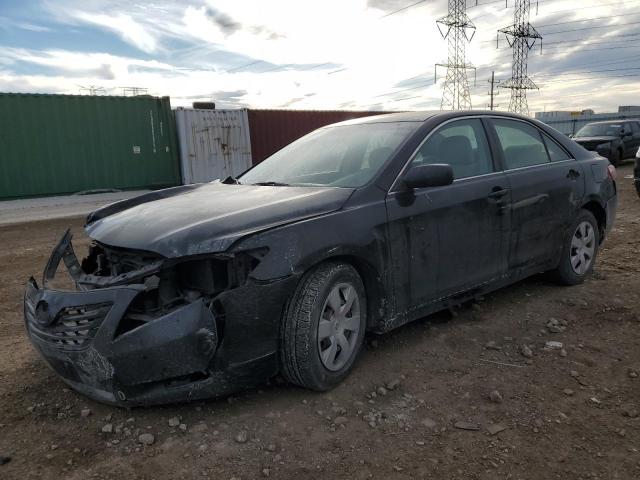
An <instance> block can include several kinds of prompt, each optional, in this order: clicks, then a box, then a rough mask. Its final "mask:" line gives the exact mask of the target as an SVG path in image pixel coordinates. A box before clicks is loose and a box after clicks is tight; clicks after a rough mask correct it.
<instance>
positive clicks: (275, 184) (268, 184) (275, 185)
mask: <svg viewBox="0 0 640 480" xmlns="http://www.w3.org/2000/svg"><path fill="white" fill-rule="evenodd" d="M252 185H261V186H264V187H288V186H289V184H288V183H282V182H258V183H252Z"/></svg>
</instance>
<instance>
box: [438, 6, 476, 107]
mask: <svg viewBox="0 0 640 480" xmlns="http://www.w3.org/2000/svg"><path fill="white" fill-rule="evenodd" d="M448 7H449V8H448V12H447V16H446V17H442V18H440V19H439V20H437V21H436V25H437V26H438V30H439V31H440V35H442V38H445V39H446V40H447V42H448V53H447V62H446V63H437V64H436V75H435V76H436V77H437V76H438V67H446V69H447V76H446V77H445V81H444V88H443V92H442V103H441V104H440V109H441V110H470V109H471V94H470V93H469V82H468V80H467V70H475V67H474V66H473V65H471V64H470V63H467V60H466V58H465V45H466V43H467V42H470V41H471V39H472V38H473V36H474V34H475V33H476V27H475V25H474V24H473V22H472V21H471V19H470V18H469V16H468V15H467V1H466V0H448ZM442 27H446V30H443V28H442ZM436 80H437V78H436Z"/></svg>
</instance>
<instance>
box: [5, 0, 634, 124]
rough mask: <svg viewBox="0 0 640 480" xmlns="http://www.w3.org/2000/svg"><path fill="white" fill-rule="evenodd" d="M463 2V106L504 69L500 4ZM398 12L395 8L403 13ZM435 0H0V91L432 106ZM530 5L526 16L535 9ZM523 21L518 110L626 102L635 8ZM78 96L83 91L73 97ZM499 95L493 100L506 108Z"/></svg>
mask: <svg viewBox="0 0 640 480" xmlns="http://www.w3.org/2000/svg"><path fill="white" fill-rule="evenodd" d="M475 3H476V2H475V0H469V1H468V3H467V5H468V14H469V17H470V18H471V20H472V21H473V22H474V23H475V25H476V27H477V32H476V34H475V36H474V38H473V39H472V41H471V43H470V44H469V47H468V48H467V57H468V61H469V62H471V63H472V64H473V65H475V66H476V67H477V71H476V83H475V86H474V74H473V72H469V76H470V86H471V92H472V102H473V107H474V108H485V107H486V105H487V103H488V101H489V98H488V95H487V92H488V83H487V80H488V78H489V77H490V75H491V71H492V70H495V72H496V78H498V79H507V78H508V77H509V76H510V74H511V50H510V49H509V47H508V45H507V42H506V41H505V39H504V38H501V39H500V42H499V45H498V46H499V48H496V30H497V29H498V28H501V27H505V26H508V25H509V24H510V23H512V22H513V0H508V4H509V5H508V7H505V2H504V0H479V3H480V5H478V6H476V5H475ZM405 7H407V8H405ZM446 9H447V2H446V0H426V1H422V2H418V1H417V0H322V1H318V0H269V1H266V0H209V1H205V0H202V1H195V0H194V1H179V0H175V1H165V0H157V1H153V2H151V1H149V2H138V1H132V0H130V1H121V0H116V1H103V0H82V1H76V0H39V1H38V0H32V1H29V0H0V91H5V92H43V93H74V94H76V93H81V88H82V87H90V86H97V87H103V88H104V89H105V90H106V91H107V92H108V93H109V94H121V93H122V88H121V87H129V86H134V87H145V88H147V89H148V92H149V93H150V94H153V95H169V96H171V99H172V104H173V105H174V106H180V105H183V106H187V105H190V104H191V102H193V101H195V100H212V99H213V100H215V101H216V102H217V104H218V106H219V107H220V108H236V107H244V106H247V107H254V108H297V109H304V108H310V109H358V110H359V109H365V110H380V109H385V110H402V109H432V108H439V106H440V97H441V79H440V76H441V75H442V77H444V71H442V72H440V71H439V72H438V77H439V78H438V83H437V84H435V85H434V84H433V77H434V64H435V63H438V62H444V61H446V55H447V50H446V41H445V40H443V39H442V38H441V36H440V33H439V32H438V29H437V28H436V23H435V21H436V19H438V18H439V17H441V16H443V15H445V14H446ZM536 10H537V14H536ZM531 23H532V24H533V25H534V26H535V27H536V28H537V29H538V31H539V32H540V33H541V34H542V35H543V37H544V39H543V48H542V53H541V52H540V48H539V45H536V47H534V48H533V49H532V50H531V52H530V55H529V59H530V60H529V74H530V77H531V78H532V79H533V80H534V81H535V82H536V83H537V84H538V86H539V87H540V90H539V91H530V92H529V107H530V110H531V112H532V113H533V112H535V111H541V110H547V111H548V110H579V109H584V108H593V109H595V110H596V111H597V112H607V111H616V110H617V106H618V105H638V104H640V0H620V1H617V2H615V1H613V0H579V1H578V0H539V6H538V8H537V9H536V5H535V2H532V8H531ZM84 91H86V90H84ZM508 100H509V91H508V90H503V89H500V95H499V96H498V97H497V100H496V101H497V103H498V104H499V108H500V109H503V108H504V109H506V108H507V107H508Z"/></svg>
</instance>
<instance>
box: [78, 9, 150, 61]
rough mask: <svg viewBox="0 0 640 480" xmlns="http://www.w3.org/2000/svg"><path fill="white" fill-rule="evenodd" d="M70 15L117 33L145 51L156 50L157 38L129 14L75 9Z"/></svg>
mask: <svg viewBox="0 0 640 480" xmlns="http://www.w3.org/2000/svg"><path fill="white" fill-rule="evenodd" d="M72 16H73V17H75V18H76V19H77V20H81V21H84V22H87V23H90V24H94V25H97V26H99V27H101V28H103V29H106V30H111V31H113V32H115V33H117V34H118V35H119V36H120V37H121V38H122V40H124V41H125V42H127V43H130V44H131V45H133V46H135V47H136V48H138V49H139V50H142V51H143V52H146V53H154V52H155V51H156V50H158V47H159V45H158V40H157V38H156V36H155V34H154V33H152V30H151V29H148V28H146V27H145V25H143V24H141V23H139V22H137V21H136V20H134V19H133V17H131V16H130V15H127V14H124V13H118V14H116V15H107V14H103V13H88V12H82V11H76V12H74V13H72Z"/></svg>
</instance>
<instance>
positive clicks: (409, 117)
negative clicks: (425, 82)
mask: <svg viewBox="0 0 640 480" xmlns="http://www.w3.org/2000/svg"><path fill="white" fill-rule="evenodd" d="M372 113H373V114H372V115H370V116H367V117H360V118H354V119H351V120H345V121H343V122H338V123H334V124H331V125H327V126H329V127H334V126H343V125H359V124H366V123H394V122H424V121H426V120H428V119H430V118H433V117H447V118H456V117H464V116H468V115H474V116H476V115H477V116H489V115H493V116H501V117H505V116H506V117H513V118H520V119H526V120H531V118H530V117H525V116H523V115H518V114H514V113H509V112H499V111H495V110H456V111H451V110H427V111H418V112H395V113H381V114H376V112H372Z"/></svg>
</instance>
